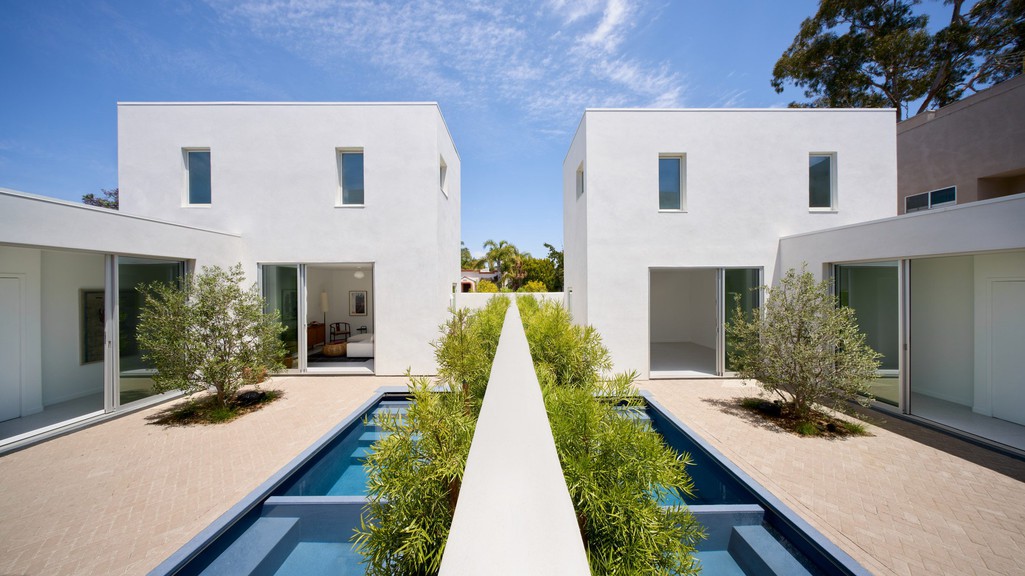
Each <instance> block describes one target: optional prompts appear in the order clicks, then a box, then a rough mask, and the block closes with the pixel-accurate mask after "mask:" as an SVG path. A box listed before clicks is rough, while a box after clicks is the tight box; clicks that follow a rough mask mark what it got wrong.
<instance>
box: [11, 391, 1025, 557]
mask: <svg viewBox="0 0 1025 576" xmlns="http://www.w3.org/2000/svg"><path fill="white" fill-rule="evenodd" d="M403 383H404V379H402V378H372V377H340V378H335V377H316V378H314V377H306V378H279V379H276V381H275V382H274V386H273V387H277V388H280V389H282V390H284V391H285V397H284V398H283V399H281V400H278V401H277V402H274V403H273V404H271V405H269V406H267V407H265V408H264V409H263V410H261V411H259V412H255V413H252V414H248V415H246V416H244V417H243V418H241V419H239V420H237V421H235V422H233V423H231V424H230V425H227V426H197V427H187V428H165V427H161V426H154V425H151V424H149V423H148V421H147V420H146V417H147V416H151V415H152V414H154V413H156V412H158V411H160V410H162V409H163V408H164V407H165V406H166V405H165V406H159V407H154V408H150V409H147V410H144V411H141V412H139V413H135V414H131V415H128V416H125V417H123V418H119V419H117V420H113V421H109V422H106V423H103V424H100V425H97V426H94V427H92V428H88V429H86V430H82V431H79V432H76V433H74V434H70V435H68V436H65V437H62V438H57V439H54V440H51V441H49V442H45V443H43V444H39V445H37V446H34V447H31V448H28V449H26V450H22V451H20V452H16V453H13V454H9V455H7V456H4V457H0V574H40V575H43V574H45V575H50V574H145V573H146V572H147V571H149V570H150V569H152V568H153V567H155V566H156V565H157V564H159V563H160V562H161V561H163V560H164V559H165V558H166V557H167V556H169V555H170V554H171V553H172V552H174V551H175V550H177V549H178V548H179V547H181V546H182V545H183V544H184V543H186V542H187V541H188V540H189V539H190V538H192V537H193V536H194V535H195V534H196V533H198V532H199V531H200V530H202V529H203V528H205V527H206V526H207V525H208V524H209V523H210V522H212V521H213V520H214V519H216V518H217V517H218V516H220V515H221V514H222V513H223V512H224V511H226V510H227V509H228V508H230V507H231V506H232V505H234V504H235V503H236V502H238V501H239V500H240V499H241V498H242V497H243V496H245V495H246V494H248V493H249V492H251V491H252V490H253V489H254V488H256V486H258V485H259V484H260V483H262V482H263V481H264V480H266V479H267V478H268V477H269V476H270V475H271V474H273V473H274V472H276V471H277V470H278V469H280V468H281V467H282V466H284V465H285V464H286V463H287V462H288V461H289V460H291V459H292V458H294V457H295V456H296V455H298V454H299V452H301V451H302V450H303V449H305V448H306V447H307V446H309V445H310V444H311V443H312V442H313V441H314V440H316V439H317V438H319V437H320V436H322V435H323V434H324V433H325V432H327V431H328V430H329V429H330V428H331V427H332V426H334V425H335V424H337V423H338V422H339V421H340V420H341V419H342V418H343V417H344V416H346V415H348V414H349V413H351V412H352V410H353V409H355V408H356V407H357V406H358V405H360V404H362V403H363V402H364V401H365V400H366V399H367V398H369V397H370V395H371V394H372V393H373V391H375V390H376V389H377V388H378V387H380V386H384V385H397V384H398V385H401V384H403ZM640 386H641V387H643V388H647V389H648V390H651V391H652V392H653V393H654V395H655V397H656V398H657V399H658V400H659V401H660V402H662V403H663V404H664V405H665V406H666V407H667V408H669V409H670V410H672V411H673V412H674V413H675V414H676V415H677V416H678V417H679V418H681V419H682V420H683V421H684V422H686V423H687V424H688V425H689V426H691V427H693V428H694V429H695V430H697V431H698V432H699V433H700V434H702V435H703V436H704V437H705V438H706V439H707V440H708V441H709V442H711V443H712V444H713V445H715V446H716V447H717V448H718V449H720V450H721V451H723V453H725V454H726V455H727V456H728V457H729V458H730V459H732V460H733V461H734V462H735V463H736V464H737V465H738V466H740V467H741V468H743V469H744V470H745V471H746V472H748V473H749V474H751V476H753V477H754V478H755V479H757V480H758V481H759V482H761V483H762V484H763V485H764V486H765V487H766V488H767V489H769V490H770V491H772V492H773V493H774V494H776V495H777V496H778V497H780V498H781V499H782V500H783V501H784V502H786V503H787V504H788V505H789V506H791V507H792V508H793V509H794V510H795V511H796V512H797V513H799V514H801V515H802V516H803V517H804V518H805V519H806V520H808V522H810V523H811V524H812V525H814V526H815V527H816V528H818V529H819V530H821V531H822V532H823V533H824V534H825V535H826V536H827V537H829V538H831V539H832V540H833V541H834V542H836V543H837V544H838V545H839V546H841V547H842V548H843V549H844V550H846V551H847V552H848V553H849V554H851V556H853V557H854V558H855V559H856V560H858V561H859V562H861V563H862V565H864V566H865V567H866V568H868V569H869V570H871V571H873V572H875V573H878V574H898V575H905V574H923V575H924V574H929V575H933V574H1025V483H1023V482H1022V480H1023V479H1025V463H1022V462H1020V461H1017V460H1013V459H1010V458H1006V457H1003V456H1000V455H998V454H994V453H992V452H989V451H986V450H983V449H980V448H977V447H974V446H971V445H968V444H965V443H963V442H959V441H957V440H953V439H951V438H950V437H948V436H945V435H942V434H939V433H935V432H932V431H928V430H923V429H921V428H919V427H916V426H908V425H906V424H898V425H897V426H896V427H894V426H889V425H888V424H886V423H884V424H882V425H883V426H884V428H893V429H895V430H896V431H890V430H889V429H884V428H880V427H877V426H871V427H870V431H871V433H872V434H873V436H870V437H862V438H853V439H846V440H824V439H816V438H799V437H795V436H792V435H789V434H786V433H782V432H780V431H778V430H776V429H774V428H773V427H772V426H771V425H765V424H763V423H759V422H757V421H756V420H753V419H752V418H750V417H748V416H747V415H745V414H744V413H743V412H741V411H739V410H736V409H735V408H732V401H733V399H735V398H738V397H741V396H751V395H754V393H755V389H754V388H753V387H742V386H741V383H739V382H738V381H729V380H727V381H723V380H708V381H651V382H642V383H640Z"/></svg>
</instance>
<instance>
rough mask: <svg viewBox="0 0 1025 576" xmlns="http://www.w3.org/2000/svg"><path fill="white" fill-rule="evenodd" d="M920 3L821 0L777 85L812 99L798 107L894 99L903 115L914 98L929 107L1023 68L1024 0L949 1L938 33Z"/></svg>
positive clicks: (784, 59) (776, 73)
mask: <svg viewBox="0 0 1025 576" xmlns="http://www.w3.org/2000/svg"><path fill="white" fill-rule="evenodd" d="M915 4H918V1H917V0H820V2H819V8H818V10H817V11H816V13H815V15H814V16H813V17H811V18H807V19H805V20H804V22H803V23H802V24H801V29H800V32H798V34H797V36H796V37H795V38H794V41H793V43H792V44H791V45H790V47H789V48H787V50H786V51H785V52H784V53H783V55H782V56H781V57H780V58H779V60H778V61H777V62H776V65H775V67H774V68H773V76H772V86H773V87H774V88H775V89H776V91H777V92H782V91H783V84H784V82H791V83H793V84H795V85H797V86H799V87H803V88H805V96H806V97H807V98H812V99H813V100H812V102H810V103H807V104H792V106H793V105H796V106H816V107H817V106H823V107H883V106H890V107H893V108H896V109H897V118H898V120H899V119H900V118H901V111H902V110H904V111H905V115H906V110H907V107H908V105H909V104H910V103H911V102H912V101H915V100H919V99H921V100H922V103H921V106H920V108H919V109H918V112H922V111H924V110H926V109H928V108H931V107H934V106H937V105H938V106H942V105H945V104H949V103H951V102H954V101H956V100H958V99H960V98H961V97H963V95H964V93H965V91H966V90H971V91H976V90H978V86H981V85H986V84H989V83H992V82H998V81H1000V80H1003V79H1006V78H1008V77H1010V76H1013V75H1015V74H1017V73H1020V70H1021V63H1022V54H1021V50H1022V48H1023V47H1025V41H1023V39H1025V0H980V1H978V2H976V3H974V4H973V5H972V6H971V8H970V9H969V10H967V11H963V8H964V4H965V2H964V0H949V1H948V2H947V4H948V5H949V6H950V7H951V17H950V22H949V24H948V25H947V26H946V27H944V28H942V29H940V30H938V31H937V32H936V33H935V34H930V33H929V31H928V30H927V24H928V17H927V16H925V15H916V14H915V13H914V11H913V7H914V5H915ZM916 113H917V112H916Z"/></svg>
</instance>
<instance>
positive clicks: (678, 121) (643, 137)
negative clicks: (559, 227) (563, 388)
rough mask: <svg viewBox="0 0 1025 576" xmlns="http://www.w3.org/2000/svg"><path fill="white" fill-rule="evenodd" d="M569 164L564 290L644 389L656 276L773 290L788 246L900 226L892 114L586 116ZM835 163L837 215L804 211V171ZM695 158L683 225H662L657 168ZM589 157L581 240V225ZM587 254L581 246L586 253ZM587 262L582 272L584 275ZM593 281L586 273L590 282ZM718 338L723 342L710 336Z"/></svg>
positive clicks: (618, 365) (578, 317)
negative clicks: (578, 181) (739, 271)
mask: <svg viewBox="0 0 1025 576" xmlns="http://www.w3.org/2000/svg"><path fill="white" fill-rule="evenodd" d="M583 124H584V125H585V126H582V127H581V129H580V130H579V131H578V133H577V135H576V137H575V138H574V142H573V145H572V146H571V148H570V154H569V155H568V156H567V159H566V161H565V162H564V164H563V188H564V189H563V198H564V205H565V206H566V210H567V216H566V222H567V229H566V231H565V235H566V271H567V286H573V288H574V298H573V299H574V300H576V299H577V293H578V291H579V290H580V286H579V283H580V282H581V279H580V278H581V277H585V280H584V281H585V285H586V287H585V288H584V291H585V294H582V295H581V296H582V297H583V298H582V299H584V300H586V308H584V309H583V311H584V312H583V313H582V314H581V313H578V308H577V304H576V303H574V320H575V321H577V322H581V323H589V324H592V325H594V326H595V327H596V328H597V329H598V330H599V331H600V332H601V334H602V336H603V338H604V340H605V342H606V344H607V346H608V347H609V350H610V351H611V352H612V356H613V360H614V363H615V369H616V370H629V369H634V370H638V371H639V372H640V373H641V377H642V378H644V377H646V376H647V371H648V366H646V361H647V357H648V336H649V335H648V331H647V322H645V318H647V316H648V310H649V302H648V289H647V278H648V274H647V271H648V269H649V268H653V267H656V268H658V267H661V268H676V267H719V266H729V267H749V268H762V269H764V270H765V272H766V274H767V276H766V279H767V280H774V279H775V278H776V277H777V276H778V274H779V271H777V270H776V257H777V245H778V241H779V238H780V236H785V235H789V234H795V233H798V232H805V231H810V230H818V229H824V228H828V227H831V226H837V225H842V224H849V223H852V222H860V221H864V220H869V219H872V218H881V217H884V216H887V215H889V214H893V213H894V212H895V210H894V204H893V198H894V197H895V196H896V152H895V148H896V144H895V126H894V122H893V112H892V111H887V110H821V109H820V110H807V109H804V110H798V109H781V110H588V111H586V112H585V115H584V120H583ZM812 152H832V153H835V154H836V157H837V190H838V194H837V198H838V200H837V210H835V211H832V212H813V211H810V210H809V208H808V158H809V154H810V153H812ZM664 153H677V154H686V196H687V198H686V205H687V211H686V212H659V210H658V157H659V154H664ZM584 156H586V162H585V165H586V172H587V184H588V189H587V191H586V192H585V195H584V196H585V197H586V208H585V209H586V237H582V236H583V235H582V234H581V232H580V231H579V226H574V225H571V224H572V221H573V220H572V219H573V218H574V217H579V216H578V215H579V212H580V210H581V208H580V207H579V206H578V201H576V198H575V171H576V167H577V165H578V163H579V162H578V158H581V157H584ZM578 243H582V244H584V245H586V252H585V251H584V250H582V249H580V248H579V246H578V245H577V244H578ZM581 260H582V261H583V263H582V262H581ZM581 270H585V271H586V272H581ZM713 338H714V335H713Z"/></svg>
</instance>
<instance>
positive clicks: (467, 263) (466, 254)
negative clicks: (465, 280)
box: [459, 242, 484, 270]
mask: <svg viewBox="0 0 1025 576" xmlns="http://www.w3.org/2000/svg"><path fill="white" fill-rule="evenodd" d="M483 265H484V262H483V261H482V260H479V259H477V258H474V257H473V254H472V253H470V249H469V248H467V247H466V244H463V243H462V242H460V243H459V266H460V267H461V268H462V269H463V270H479V269H480V267H481V266H483Z"/></svg>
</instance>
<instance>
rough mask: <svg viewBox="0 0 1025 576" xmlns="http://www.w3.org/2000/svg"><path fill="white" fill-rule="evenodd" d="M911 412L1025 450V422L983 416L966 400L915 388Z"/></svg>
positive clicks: (912, 395) (912, 394)
mask: <svg viewBox="0 0 1025 576" xmlns="http://www.w3.org/2000/svg"><path fill="white" fill-rule="evenodd" d="M911 413H912V414H913V415H915V416H918V417H920V418H925V419H927V420H932V421H933V422H936V423H938V424H943V425H944V426H949V427H951V428H957V429H958V430H963V431H965V432H968V433H969V434H974V435H975V436H981V437H982V438H987V439H989V440H993V441H994V442H999V443H1001V444H1006V445H1007V446H1011V447H1013V448H1017V449H1019V450H1025V426H1021V425H1019V424H1015V423H1013V422H1008V421H1006V420H1001V419H999V418H993V417H991V416H983V415H982V414H978V413H975V412H973V411H972V409H971V408H969V407H968V406H964V405H962V404H956V403H954V402H949V401H947V400H940V399H939V398H933V397H932V396H926V395H924V394H915V393H914V392H912V393H911Z"/></svg>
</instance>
